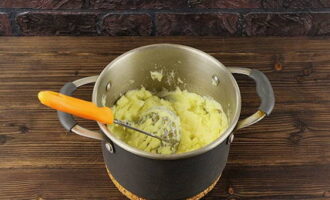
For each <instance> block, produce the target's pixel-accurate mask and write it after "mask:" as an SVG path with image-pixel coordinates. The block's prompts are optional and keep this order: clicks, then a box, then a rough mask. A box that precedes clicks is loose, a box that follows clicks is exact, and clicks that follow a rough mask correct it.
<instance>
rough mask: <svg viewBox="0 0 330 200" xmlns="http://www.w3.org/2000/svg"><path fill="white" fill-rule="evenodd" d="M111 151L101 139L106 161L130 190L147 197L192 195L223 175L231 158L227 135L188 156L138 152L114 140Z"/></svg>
mask: <svg viewBox="0 0 330 200" xmlns="http://www.w3.org/2000/svg"><path fill="white" fill-rule="evenodd" d="M113 147H114V152H113V153H110V152H109V151H108V150H107V148H106V147H105V142H102V151H103V157H104V161H105V164H106V166H107V168H108V169H109V171H110V173H111V174H112V176H113V177H114V178H115V179H116V180H117V181H118V182H119V184H120V185H121V186H123V187H124V188H125V189H127V190H128V191H129V192H131V193H133V194H135V195H137V196H139V197H142V198H146V199H157V200H158V199H161V200H167V199H168V200H175V199H185V198H189V197H193V196H195V195H197V194H199V193H200V192H202V191H204V190H205V189H207V188H208V187H209V186H210V185H211V184H212V183H214V182H215V181H216V179H217V178H218V177H219V176H220V175H221V173H222V171H223V169H224V167H225V165H226V162H227V158H228V153H229V147H230V145H229V144H228V143H227V139H226V140H224V142H222V143H221V144H220V145H218V146H216V147H215V148H213V149H212V150H210V151H208V152H206V153H203V154H200V155H197V156H193V157H189V158H184V159H177V160H156V159H151V158H145V157H142V156H138V155H135V154H133V153H131V152H129V151H126V150H125V149H123V148H121V147H120V146H118V145H116V144H114V143H113Z"/></svg>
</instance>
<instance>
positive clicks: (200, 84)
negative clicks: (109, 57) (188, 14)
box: [93, 44, 241, 137]
mask: <svg viewBox="0 0 330 200" xmlns="http://www.w3.org/2000/svg"><path fill="white" fill-rule="evenodd" d="M151 71H158V72H161V71H162V74H163V78H162V81H161V82H159V81H158V80H153V79H152V78H151V75H150V72H151ZM215 77H216V78H215ZM217 79H218V84H217ZM181 81H182V82H183V83H182V82H181ZM141 86H143V87H145V88H146V89H147V90H150V91H154V92H156V91H161V90H163V89H164V88H166V89H168V90H174V89H175V88H176V87H180V88H181V89H187V90H188V91H190V92H194V93H197V94H199V95H202V96H210V97H212V98H214V99H215V100H216V101H218V102H219V103H221V105H222V107H223V110H224V112H225V113H226V115H227V117H228V121H229V126H228V127H229V128H228V129H231V130H232V129H233V127H234V126H235V125H236V123H237V120H238V116H239V113H240V106H241V105H240V101H241V99H240V92H239V88H238V86H237V83H236V81H235V79H234V77H233V76H232V74H231V73H230V72H229V71H228V70H227V69H226V67H225V66H224V65H223V64H221V63H220V62H219V61H218V60H216V59H215V58H213V57H212V56H210V55H208V54H206V53H204V52H202V51H199V50H197V49H194V48H191V47H187V46H182V45H173V44H155V45H149V46H144V47H140V48H137V49H133V50H131V51H129V52H127V53H125V54H123V55H121V56H119V57H118V58H117V59H115V60H114V61H112V62H111V63H110V64H109V65H108V66H107V67H106V68H105V69H104V70H103V72H102V73H101V75H100V76H99V78H98V80H97V83H96V84H95V87H94V91H93V102H94V103H96V104H97V105H98V106H108V107H112V106H113V105H114V104H115V102H116V100H118V99H119V97H120V96H121V95H123V94H124V93H125V92H127V91H129V90H132V89H139V88H141ZM231 130H230V131H229V133H224V134H223V135H222V136H221V137H227V136H228V135H229V134H230V132H231Z"/></svg>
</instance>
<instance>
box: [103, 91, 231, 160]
mask: <svg viewBox="0 0 330 200" xmlns="http://www.w3.org/2000/svg"><path fill="white" fill-rule="evenodd" d="M154 106H162V107H165V108H167V109H169V110H170V111H173V112H174V113H175V114H176V115H177V116H178V117H179V119H180V127H181V140H180V143H179V146H178V148H177V151H176V153H183V152H188V151H192V150H195V149H199V148H201V147H203V146H205V145H207V144H209V143H211V142H213V141H214V140H215V139H217V138H218V137H219V136H220V135H221V134H222V133H223V132H224V131H225V130H226V129H227V127H228V121H227V117H226V114H225V113H224V112H223V110H222V107H221V105H220V104H219V103H218V102H216V101H215V100H213V99H212V98H210V97H202V96H200V95H198V94H195V93H191V92H188V91H186V90H183V91H182V90H180V89H179V88H177V89H176V90H175V91H163V92H161V93H159V94H158V95H153V94H152V93H151V92H149V91H147V90H146V89H145V88H141V89H139V90H131V91H128V92H127V93H126V94H125V95H123V96H122V97H121V98H120V99H119V100H118V101H117V103H116V105H115V106H114V107H113V108H112V109H113V112H114V115H115V118H116V119H120V120H126V121H129V122H131V123H132V125H134V124H135V125H136V126H138V128H141V129H143V130H148V127H144V125H146V124H147V123H144V124H142V125H141V124H140V125H139V124H138V121H139V119H140V116H141V114H142V113H144V112H147V111H148V110H149V109H150V108H152V107H154ZM108 128H109V130H110V131H111V132H112V133H113V134H114V135H116V136H117V137H118V138H119V139H121V140H122V141H124V142H125V143H127V144H129V145H131V146H133V147H136V148H138V149H141V150H144V151H147V152H152V153H158V154H170V153H171V151H170V149H169V147H167V146H164V145H162V144H161V142H160V140H159V139H156V138H153V137H150V136H147V135H144V134H141V133H139V132H136V131H132V130H129V129H126V128H123V127H121V126H118V125H115V124H111V125H108Z"/></svg>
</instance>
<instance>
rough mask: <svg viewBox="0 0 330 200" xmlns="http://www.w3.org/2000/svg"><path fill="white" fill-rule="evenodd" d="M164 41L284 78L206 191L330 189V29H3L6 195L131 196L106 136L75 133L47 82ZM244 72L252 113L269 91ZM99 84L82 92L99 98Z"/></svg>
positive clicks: (214, 195)
mask: <svg viewBox="0 0 330 200" xmlns="http://www.w3.org/2000/svg"><path fill="white" fill-rule="evenodd" d="M162 42H168V43H180V44H185V45H190V46H193V47H196V48H198V49H201V50H203V51H206V52H208V53H209V54H211V55H212V56H214V57H216V58H217V59H219V60H220V61H221V62H222V63H223V64H225V65H226V66H230V67H250V68H256V69H259V70H261V71H263V72H265V73H266V75H267V76H268V77H269V79H270V80H271V82H272V84H273V87H274V92H275V96H276V106H275V109H274V111H273V113H272V115H271V116H270V117H268V118H266V119H264V120H262V121H261V122H259V123H257V124H255V125H253V126H251V127H248V128H245V129H243V130H240V131H237V132H236V136H235V140H234V143H233V144H232V147H231V152H230V156H229V160H228V164H227V167H226V168H225V170H224V172H223V175H222V177H221V180H220V182H219V183H218V184H217V185H216V187H215V189H214V190H213V191H211V192H210V193H209V194H208V195H207V196H206V197H205V199H208V200H211V199H212V200H213V199H330V94H329V93H330V38H310V39H307V38H225V39H224V38H217V37H208V38H204V37H201V38H198V37H159V38H155V37H122V38H111V37H75V38H73V37H16V38H7V37H1V38H0V69H1V73H0V199H114V200H119V199H125V198H124V196H123V195H122V194H121V193H120V192H119V191H117V189H116V188H115V186H114V185H113V184H112V182H111V181H110V180H109V178H108V176H107V173H106V170H105V167H104V163H103V159H102V155H101V148H100V144H99V142H98V141H95V140H91V139H87V138H83V137H80V136H77V135H75V134H71V133H66V132H65V131H64V129H63V128H62V127H61V125H60V124H59V122H58V120H57V116H56V113H55V112H54V111H53V110H50V109H48V108H46V107H44V106H42V105H40V103H39V102H38V100H37V92H38V91H39V90H45V89H48V90H59V88H60V87H61V86H62V85H63V84H64V83H65V82H68V81H73V80H76V79H78V78H82V77H86V76H91V75H97V74H99V73H100V72H101V71H102V69H103V68H104V67H105V66H106V65H107V64H108V63H109V62H110V61H111V60H113V59H114V58H115V57H117V56H119V55H120V54H122V53H124V52H126V51H127V50H130V49H133V48H135V47H139V46H142V45H147V44H152V43H162ZM237 79H238V83H239V86H240V88H241V93H242V98H243V105H242V107H243V108H242V117H244V116H247V115H248V114H251V113H253V112H254V111H255V110H256V108H257V107H258V104H259V99H258V98H257V96H256V92H255V85H254V82H253V81H252V80H249V79H248V78H246V77H241V76H237ZM91 90H92V86H86V87H83V88H81V89H80V90H79V91H78V92H77V96H78V97H81V98H85V99H90V97H91V93H92V91H91ZM80 122H81V124H82V125H83V126H86V127H87V128H90V129H95V130H96V129H97V126H96V124H95V123H94V122H86V121H84V120H80ZM123 167H125V166H123ZM191 184H193V183H191Z"/></svg>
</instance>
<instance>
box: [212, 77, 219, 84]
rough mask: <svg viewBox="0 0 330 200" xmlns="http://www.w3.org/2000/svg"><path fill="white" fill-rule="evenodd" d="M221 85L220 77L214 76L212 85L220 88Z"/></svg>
mask: <svg viewBox="0 0 330 200" xmlns="http://www.w3.org/2000/svg"><path fill="white" fill-rule="evenodd" d="M219 83H220V79H219V77H218V76H216V75H213V76H212V85H214V86H218V85H219Z"/></svg>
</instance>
